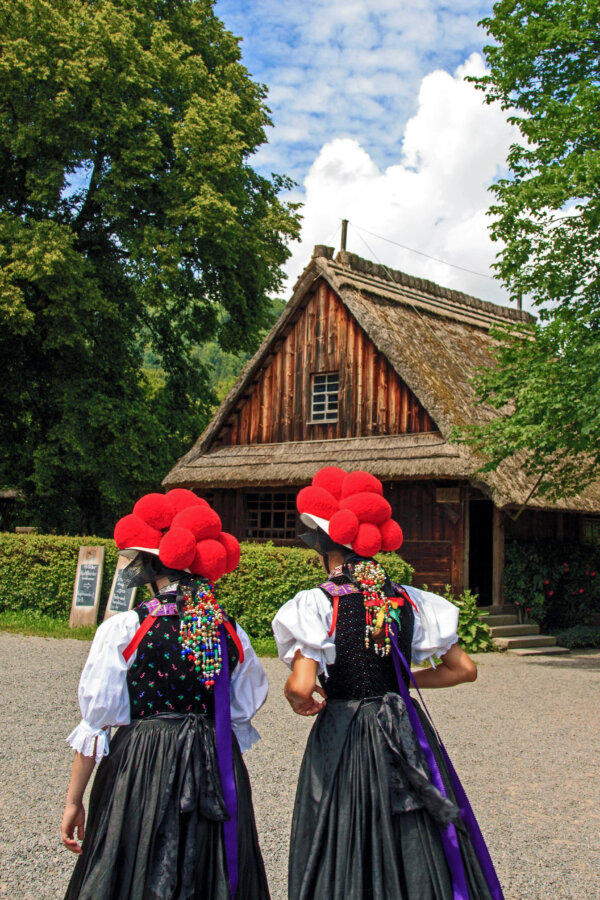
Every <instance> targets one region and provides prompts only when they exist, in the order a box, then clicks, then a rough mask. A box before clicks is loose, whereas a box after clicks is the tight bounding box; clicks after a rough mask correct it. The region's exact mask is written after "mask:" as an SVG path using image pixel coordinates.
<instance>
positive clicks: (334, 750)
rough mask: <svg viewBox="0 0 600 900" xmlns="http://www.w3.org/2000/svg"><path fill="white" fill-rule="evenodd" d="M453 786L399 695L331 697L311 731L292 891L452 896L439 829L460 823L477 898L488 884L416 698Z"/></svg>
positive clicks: (315, 897) (295, 827) (358, 897)
mask: <svg viewBox="0 0 600 900" xmlns="http://www.w3.org/2000/svg"><path fill="white" fill-rule="evenodd" d="M415 706H416V708H417V710H418V713H419V717H420V719H421V721H422V723H423V727H424V729H425V732H426V734H427V737H428V739H429V741H430V744H431V747H432V749H433V751H434V753H435V756H436V760H437V762H438V765H439V768H440V771H441V774H442V778H443V781H444V784H445V787H446V791H447V798H444V797H443V796H442V795H441V793H439V792H438V791H437V790H436V788H435V787H434V786H433V785H432V784H431V777H430V772H429V769H428V766H427V763H426V761H425V757H424V754H423V752H422V750H421V748H420V747H419V745H418V743H417V740H416V738H415V735H414V732H413V730H412V727H411V725H410V721H409V719H408V714H407V712H406V707H405V706H404V703H403V701H402V699H401V698H400V697H399V696H398V695H397V694H386V696H385V697H384V698H375V699H372V700H367V701H364V700H363V701H360V700H349V701H342V700H337V701H336V700H328V702H327V706H326V707H325V709H324V710H323V711H322V712H321V713H319V716H318V717H317V720H316V722H315V724H314V726H313V729H312V731H311V733H310V736H309V738H308V743H307V747H306V752H305V754H304V759H303V762H302V767H301V770H300V778H299V783H298V791H297V794H296V803H295V807H294V816H293V821H292V838H291V846H290V865H289V898H290V900H366V898H373V900H452V898H453V891H452V881H451V878H450V873H449V869H448V865H447V862H446V857H445V854H444V850H443V846H442V841H441V835H440V828H444V827H445V826H447V825H448V823H449V822H453V823H454V825H455V826H456V830H457V834H458V840H459V846H460V850H461V855H462V859H463V864H464V868H465V874H466V879H467V885H468V889H469V897H470V900H490V893H489V890H488V887H487V884H486V882H485V879H484V877H483V874H482V872H481V868H480V866H479V862H478V860H477V858H476V856H475V853H474V850H473V847H472V845H471V841H470V838H469V836H468V834H467V832H466V830H465V828H464V826H463V825H462V822H461V820H460V816H459V812H458V808H457V806H456V803H455V797H454V793H453V790H452V787H451V784H450V778H449V775H448V771H447V768H446V766H445V764H444V761H443V758H442V756H441V753H440V749H439V743H438V741H437V739H436V737H435V735H434V733H433V732H432V729H431V727H430V725H429V723H428V722H427V720H426V717H425V716H424V714H423V712H422V710H421V709H420V707H419V706H418V704H415Z"/></svg>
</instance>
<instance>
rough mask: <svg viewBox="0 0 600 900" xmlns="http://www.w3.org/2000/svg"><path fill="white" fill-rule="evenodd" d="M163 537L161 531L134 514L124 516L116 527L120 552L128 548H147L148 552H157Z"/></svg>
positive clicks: (116, 541)
mask: <svg viewBox="0 0 600 900" xmlns="http://www.w3.org/2000/svg"><path fill="white" fill-rule="evenodd" d="M161 537H162V535H161V533H160V531H157V530H156V528H152V526H151V525H148V523H147V522H144V520H143V519H140V517H139V516H134V514H133V513H130V514H129V515H128V516H123V518H122V519H119V521H118V522H117V524H116V525H115V543H116V545H117V547H118V548H119V550H126V549H127V547H147V548H148V550H155V549H156V548H157V547H158V544H159V542H160V539H161Z"/></svg>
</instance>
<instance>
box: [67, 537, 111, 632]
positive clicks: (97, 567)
mask: <svg viewBox="0 0 600 900" xmlns="http://www.w3.org/2000/svg"><path fill="white" fill-rule="evenodd" d="M103 566H104V547H102V546H99V547H80V548H79V558H78V561H77V574H76V575H75V587H74V590H73V602H72V604H71V616H70V618H69V625H70V626H71V628H73V627H74V626H76V625H95V624H96V618H97V616H98V604H99V602H100V589H101V587H102V569H103Z"/></svg>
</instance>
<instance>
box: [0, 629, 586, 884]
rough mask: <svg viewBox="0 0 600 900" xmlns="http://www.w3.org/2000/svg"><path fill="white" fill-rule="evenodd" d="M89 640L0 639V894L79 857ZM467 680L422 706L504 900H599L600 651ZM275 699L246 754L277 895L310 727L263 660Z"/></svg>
mask: <svg viewBox="0 0 600 900" xmlns="http://www.w3.org/2000/svg"><path fill="white" fill-rule="evenodd" d="M88 646H89V645H87V644H86V643H84V642H80V641H74V640H53V639H45V638H34V637H21V636H19V635H13V634H5V633H1V634H0V684H1V685H2V703H1V705H0V736H1V740H0V767H1V769H0V771H1V773H2V774H1V779H0V827H1V833H2V841H0V896H2V897H7V898H10V900H46V898H58V897H61V896H63V893H64V890H65V888H66V885H67V883H68V880H69V876H70V872H71V870H72V867H73V864H74V859H75V858H74V857H73V856H72V855H71V854H70V853H69V852H68V851H67V850H65V849H64V848H63V847H62V844H61V843H60V838H59V832H58V829H59V823H60V818H61V814H62V804H63V800H64V795H65V790H66V786H67V782H68V776H69V770H70V764H71V751H70V750H69V748H68V747H67V746H66V745H65V744H64V739H65V737H66V735H67V734H68V733H69V731H70V730H71V729H72V728H73V727H74V725H75V724H76V723H77V721H78V720H79V712H78V709H77V703H76V695H77V682H78V678H79V673H80V670H81V667H82V665H83V662H84V660H85V656H86V654H87V650H88ZM475 659H476V661H477V662H478V664H479V677H478V680H477V682H476V683H475V684H468V685H461V686H460V687H458V688H454V689H452V690H448V691H431V692H429V693H428V695H427V698H426V699H427V702H428V704H429V706H430V709H431V711H432V713H433V716H434V719H435V721H436V724H437V726H438V729H439V731H440V732H441V734H442V737H443V739H444V741H445V743H446V746H447V748H448V750H449V752H450V755H451V757H452V759H453V761H454V764H455V766H456V768H457V769H458V771H459V773H460V775H461V778H462V780H463V783H464V785H465V788H466V790H467V793H468V794H469V797H470V799H471V802H472V804H473V808H474V810H475V813H476V815H477V817H478V819H479V822H480V825H481V827H482V830H483V832H484V834H485V836H486V839H487V842H488V845H489V848H490V852H491V854H492V857H493V859H494V861H495V863H496V867H497V870H498V873H499V876H500V880H501V882H502V884H503V887H504V891H505V896H506V898H507V900H521V898H527V900H567V898H569V900H571V898H573V900H575V898H577V900H587V898H590V900H592V898H593V900H598V898H600V802H599V801H600V755H599V752H598V750H599V737H600V728H599V724H600V703H599V699H600V691H599V688H600V653H597V652H593V653H592V652H581V651H580V652H574V653H572V654H571V655H569V656H560V657H513V656H509V655H504V654H489V655H484V656H480V657H475ZM264 665H265V669H266V671H267V674H268V676H269V680H270V684H271V693H270V696H269V700H268V701H267V704H266V705H265V707H264V708H263V709H262V710H261V711H260V713H259V715H258V716H257V717H256V720H255V723H256V725H257V727H258V729H259V731H260V732H261V735H262V738H263V739H262V741H261V742H260V744H258V745H257V747H256V748H254V749H253V750H252V751H250V753H248V754H247V755H246V762H247V765H248V769H249V772H250V776H251V778H252V784H253V790H254V798H255V809H256V815H257V821H258V828H259V835H260V839H261V844H262V848H263V852H264V856H265V862H266V866H267V873H268V876H269V882H270V886H271V891H272V896H273V898H274V900H284V898H285V897H286V870H287V846H288V838H289V825H290V819H291V812H292V805H293V800H294V791H295V784H296V778H297V773H298V769H299V766H300V761H301V758H302V752H303V749H304V744H305V742H306V736H307V733H308V730H309V729H310V727H311V724H312V723H311V721H310V720H307V719H304V718H301V717H299V716H295V715H294V714H293V713H292V712H291V711H290V709H289V707H288V706H287V704H286V703H285V701H284V699H283V696H282V687H283V682H284V680H285V675H286V670H285V668H284V666H283V665H282V663H280V662H279V661H278V660H273V659H267V660H264Z"/></svg>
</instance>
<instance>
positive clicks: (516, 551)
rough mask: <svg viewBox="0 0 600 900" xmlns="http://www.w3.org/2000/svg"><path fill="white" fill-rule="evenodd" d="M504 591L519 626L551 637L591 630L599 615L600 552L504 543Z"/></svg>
mask: <svg viewBox="0 0 600 900" xmlns="http://www.w3.org/2000/svg"><path fill="white" fill-rule="evenodd" d="M504 590H505V597H506V601H507V603H514V605H515V608H516V610H517V612H518V614H519V618H520V620H521V621H523V622H526V621H532V622H537V623H538V624H539V625H541V627H542V628H544V629H548V630H551V631H556V630H557V629H558V630H560V629H567V628H573V627H574V626H577V625H593V624H594V621H595V620H596V619H597V617H598V616H599V615H600V548H599V547H596V546H586V545H581V544H573V543H560V542H558V541H531V542H523V541H509V542H507V544H506V566H505V570H504Z"/></svg>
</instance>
